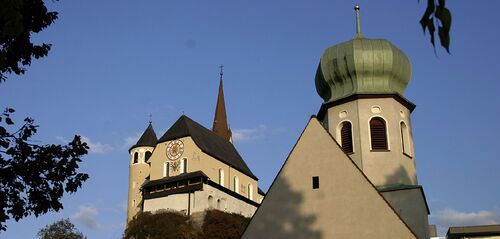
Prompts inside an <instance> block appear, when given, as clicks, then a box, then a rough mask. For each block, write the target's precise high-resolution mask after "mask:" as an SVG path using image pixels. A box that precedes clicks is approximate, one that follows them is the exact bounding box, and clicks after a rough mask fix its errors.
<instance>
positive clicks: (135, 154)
mask: <svg viewBox="0 0 500 239" xmlns="http://www.w3.org/2000/svg"><path fill="white" fill-rule="evenodd" d="M138 162H139V153H138V152H135V153H134V163H138Z"/></svg>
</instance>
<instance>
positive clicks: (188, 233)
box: [123, 210, 250, 239]
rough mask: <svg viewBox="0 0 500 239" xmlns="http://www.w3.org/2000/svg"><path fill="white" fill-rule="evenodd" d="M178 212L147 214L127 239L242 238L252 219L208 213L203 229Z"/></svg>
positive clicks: (135, 222) (134, 221) (130, 227)
mask: <svg viewBox="0 0 500 239" xmlns="http://www.w3.org/2000/svg"><path fill="white" fill-rule="evenodd" d="M194 221H195V220H193V219H192V218H190V217H187V216H184V215H183V214H180V213H178V212H172V211H160V212H156V213H151V212H144V213H140V214H138V215H137V216H136V217H135V218H134V219H132V220H131V221H130V222H129V223H128V225H127V228H126V229H125V235H124V236H123V238H125V239H146V238H148V239H160V238H161V239H169V238H184V239H212V238H213V239H232V238H241V235H242V234H243V231H244V230H245V228H246V226H247V224H248V223H249V222H250V218H246V217H243V216H241V215H239V214H235V213H226V212H222V211H218V210H207V211H206V214H205V219H204V221H203V223H202V225H196V223H195V222H194Z"/></svg>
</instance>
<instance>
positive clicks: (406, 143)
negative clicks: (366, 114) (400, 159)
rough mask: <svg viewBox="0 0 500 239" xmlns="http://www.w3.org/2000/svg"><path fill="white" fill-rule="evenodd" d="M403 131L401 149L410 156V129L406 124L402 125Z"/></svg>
mask: <svg viewBox="0 0 500 239" xmlns="http://www.w3.org/2000/svg"><path fill="white" fill-rule="evenodd" d="M400 129H401V147H402V149H403V153H404V154H406V155H408V156H410V137H409V134H408V127H406V124H405V123H404V122H401V123H400Z"/></svg>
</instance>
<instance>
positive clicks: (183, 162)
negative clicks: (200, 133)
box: [181, 158, 188, 173]
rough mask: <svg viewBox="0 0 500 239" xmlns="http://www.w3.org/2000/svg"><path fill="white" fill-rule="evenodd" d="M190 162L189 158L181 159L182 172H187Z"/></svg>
mask: <svg viewBox="0 0 500 239" xmlns="http://www.w3.org/2000/svg"><path fill="white" fill-rule="evenodd" d="M187 169H188V163H187V158H183V159H181V173H187Z"/></svg>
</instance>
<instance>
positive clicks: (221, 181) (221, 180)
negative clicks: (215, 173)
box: [219, 168, 224, 186]
mask: <svg viewBox="0 0 500 239" xmlns="http://www.w3.org/2000/svg"><path fill="white" fill-rule="evenodd" d="M219 184H220V185H221V186H224V169H221V168H220V169H219Z"/></svg>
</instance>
